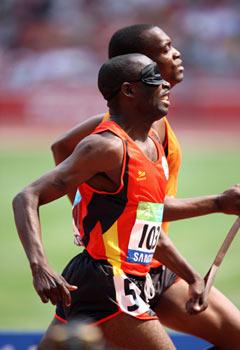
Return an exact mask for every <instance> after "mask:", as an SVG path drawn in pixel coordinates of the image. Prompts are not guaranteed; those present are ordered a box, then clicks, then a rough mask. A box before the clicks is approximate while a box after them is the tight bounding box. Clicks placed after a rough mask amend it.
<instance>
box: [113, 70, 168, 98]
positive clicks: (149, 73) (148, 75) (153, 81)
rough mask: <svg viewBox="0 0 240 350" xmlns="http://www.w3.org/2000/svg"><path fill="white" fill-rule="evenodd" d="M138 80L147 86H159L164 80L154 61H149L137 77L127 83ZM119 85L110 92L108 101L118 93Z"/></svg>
mask: <svg viewBox="0 0 240 350" xmlns="http://www.w3.org/2000/svg"><path fill="white" fill-rule="evenodd" d="M138 81H141V82H142V83H143V84H146V85H149V86H159V85H161V84H162V83H163V82H164V79H163V78H162V76H161V74H160V72H159V69H158V65H157V64H156V63H150V64H148V65H147V66H145V67H144V68H143V69H142V71H141V73H140V77H139V78H138V79H136V80H128V83H135V82H138ZM122 84H123V83H122ZM122 84H121V86H122ZM121 86H120V87H118V88H117V89H116V90H114V91H113V92H112V94H111V95H110V96H109V97H108V98H107V100H108V101H109V100H111V99H112V98H113V97H114V96H116V95H117V94H118V93H119V91H120V89H121Z"/></svg>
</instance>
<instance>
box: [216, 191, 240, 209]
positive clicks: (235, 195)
mask: <svg viewBox="0 0 240 350" xmlns="http://www.w3.org/2000/svg"><path fill="white" fill-rule="evenodd" d="M218 206H219V210H220V212H222V213H225V214H232V215H240V184H237V185H234V186H232V187H230V188H229V189H227V190H226V191H224V192H223V193H221V194H220V195H219V196H218Z"/></svg>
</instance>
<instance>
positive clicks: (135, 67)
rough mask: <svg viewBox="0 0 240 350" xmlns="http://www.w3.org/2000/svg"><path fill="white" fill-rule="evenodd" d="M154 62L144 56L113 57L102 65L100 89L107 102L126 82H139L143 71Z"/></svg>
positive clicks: (134, 54)
mask: <svg viewBox="0 0 240 350" xmlns="http://www.w3.org/2000/svg"><path fill="white" fill-rule="evenodd" d="M151 63H153V61H152V60H151V59H150V58H149V57H147V56H145V55H142V54H137V53H133V54H127V55H121V56H117V57H113V58H111V59H110V60H108V61H107V62H106V63H104V64H103V65H102V67H101V68H100V71H99V74H98V88H99V90H100V92H101V93H102V95H103V97H104V98H105V99H106V100H110V98H111V96H113V95H114V93H115V92H116V91H117V90H119V88H120V87H121V85H122V84H123V83H124V82H128V81H134V80H137V79H138V78H139V76H140V74H141V71H142V69H143V68H144V67H145V66H147V65H149V64H151Z"/></svg>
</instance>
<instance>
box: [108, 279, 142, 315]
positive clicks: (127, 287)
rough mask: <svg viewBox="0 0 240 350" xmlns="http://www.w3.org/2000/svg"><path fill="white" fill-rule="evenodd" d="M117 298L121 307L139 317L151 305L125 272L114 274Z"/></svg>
mask: <svg viewBox="0 0 240 350" xmlns="http://www.w3.org/2000/svg"><path fill="white" fill-rule="evenodd" d="M114 285H115V291H116V299H117V303H118V305H119V307H120V309H121V310H122V311H123V312H125V313H127V314H129V315H132V316H135V317H138V316H140V315H142V314H144V313H145V312H148V311H149V305H148V304H147V303H146V302H145V301H144V300H143V299H142V297H141V296H140V294H141V290H140V289H139V288H138V287H137V286H136V284H135V283H134V282H132V281H130V280H129V278H127V276H126V275H125V274H122V275H118V276H114Z"/></svg>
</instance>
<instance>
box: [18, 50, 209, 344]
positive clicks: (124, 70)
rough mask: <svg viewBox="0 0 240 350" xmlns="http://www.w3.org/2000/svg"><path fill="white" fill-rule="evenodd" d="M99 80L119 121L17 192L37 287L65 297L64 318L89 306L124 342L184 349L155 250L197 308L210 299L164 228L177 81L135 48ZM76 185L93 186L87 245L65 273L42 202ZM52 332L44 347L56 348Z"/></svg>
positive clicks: (81, 217)
mask: <svg viewBox="0 0 240 350" xmlns="http://www.w3.org/2000/svg"><path fill="white" fill-rule="evenodd" d="M115 77H117V79H114V78H115ZM98 86H99V90H100V91H101V93H102V95H103V97H104V98H105V99H106V100H107V101H108V107H109V111H110V119H109V121H105V122H103V123H101V124H100V125H99V126H98V127H97V128H96V129H95V131H94V132H92V134H91V135H89V136H88V137H86V138H85V139H84V140H82V141H81V142H80V143H79V144H78V146H77V147H76V148H75V150H74V151H73V153H72V155H71V156H70V157H69V158H68V159H66V160H65V161H64V162H63V163H62V164H59V165H58V166H57V167H55V168H54V169H53V170H51V171H49V172H48V173H46V174H45V175H43V176H42V177H40V178H39V179H37V180H36V181H34V182H33V183H31V184H29V185H28V186H27V187H26V188H25V189H23V190H22V191H21V192H20V193H19V194H18V195H17V196H16V197H15V199H14V201H13V208H14V215H15V222H16V226H17V230H18V234H19V237H20V239H21V242H22V244H23V247H24V249H25V252H26V255H27V257H28V260H29V263H30V267H31V270H32V275H33V284H34V287H35V289H36V291H37V293H38V294H39V296H40V298H41V300H42V301H43V302H44V303H45V302H48V301H51V302H52V303H53V304H57V310H56V318H55V321H54V324H56V322H60V321H62V322H68V321H71V320H73V319H75V318H76V317H78V318H79V317H84V316H85V317H86V316H87V317H88V318H89V317H90V318H91V319H92V320H93V322H95V324H99V326H100V327H101V329H102V331H103V334H104V336H105V338H106V339H107V341H108V342H109V343H110V344H113V346H116V347H118V348H122V349H129V350H135V349H138V350H146V349H148V350H175V347H174V345H173V343H172V341H171V339H170V337H169V336H168V335H167V333H166V331H165V330H164V328H163V326H162V325H161V323H160V322H159V318H158V316H157V315H156V313H155V312H154V309H153V308H154V305H155V301H154V294H155V289H154V288H153V281H152V278H153V277H152V278H151V276H150V274H149V271H150V268H151V261H152V258H153V254H154V253H155V251H156V253H157V254H158V255H160V256H161V261H162V262H163V263H164V264H165V265H166V266H168V267H169V268H171V269H172V270H173V271H174V272H175V273H177V274H178V275H179V276H180V277H181V278H182V279H183V280H184V281H186V283H187V285H188V298H187V300H186V302H184V303H185V305H184V308H186V309H187V311H188V312H189V313H198V312H202V311H203V310H205V309H206V307H207V303H206V302H207V301H206V299H205V297H204V281H203V279H202V278H201V277H200V276H199V274H198V273H197V272H196V271H195V270H194V269H193V268H192V267H191V266H190V265H189V264H188V263H187V262H186V260H185V259H184V258H183V257H182V256H181V255H180V254H179V253H178V252H177V250H176V248H175V247H174V245H173V244H172V243H171V241H170V239H169V238H168V236H167V235H166V234H165V233H164V232H162V231H161V223H162V217H163V207H164V199H165V194H166V185H167V179H168V171H167V170H168V169H167V161H166V158H165V155H164V150H163V147H162V144H161V143H160V142H159V137H158V135H157V133H156V131H154V130H153V129H152V124H153V122H154V121H156V120H159V119H161V118H162V117H163V116H164V115H166V113H167V112H168V106H169V90H170V84H169V83H168V82H166V81H165V80H164V79H163V78H162V77H161V74H160V71H159V68H158V66H157V64H156V63H155V62H153V61H152V60H151V59H150V58H148V57H147V56H144V55H142V54H127V55H122V56H117V57H114V58H112V59H110V60H109V61H107V62H106V63H105V64H104V65H103V66H102V67H101V69H100V71H99V76H98ZM74 188H78V189H79V193H81V195H82V196H83V198H82V200H80V201H76V202H75V203H74V204H75V206H74V210H75V212H74V223H75V226H76V230H77V231H78V233H79V241H80V242H81V243H82V244H83V247H84V250H83V252H81V253H80V254H78V255H77V256H76V257H74V258H73V259H72V260H71V261H70V262H69V264H68V265H67V266H66V268H65V269H64V271H63V274H62V276H60V275H58V274H57V273H56V272H54V271H53V270H52V269H51V267H50V265H49V263H48V259H47V256H46V254H45V252H44V247H43V243H42V239H41V225H40V218H39V208H40V206H41V205H43V204H46V203H49V202H52V201H54V200H56V199H58V198H60V197H62V196H64V195H65V194H67V193H69V191H72V190H73V189H74ZM166 218H167V217H166ZM158 258H159V256H158ZM70 292H71V294H70ZM187 301H188V302H187ZM52 326H53V324H52V325H51V326H50V330H51V329H52ZM48 334H49V333H47V334H46V337H45V339H43V341H42V342H41V344H40V345H39V349H44V350H45V349H48V348H49V347H48Z"/></svg>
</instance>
